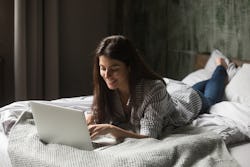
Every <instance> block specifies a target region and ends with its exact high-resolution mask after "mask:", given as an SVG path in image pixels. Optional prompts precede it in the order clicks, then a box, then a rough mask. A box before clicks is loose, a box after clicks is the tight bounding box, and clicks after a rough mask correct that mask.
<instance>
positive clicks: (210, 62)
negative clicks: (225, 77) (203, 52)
mask: <svg viewBox="0 0 250 167" xmlns="http://www.w3.org/2000/svg"><path fill="white" fill-rule="evenodd" d="M217 57H222V58H224V59H225V61H226V63H227V65H229V59H228V58H227V57H226V56H224V55H223V54H222V53H221V52H220V51H219V50H217V49H216V50H214V51H213V52H212V53H211V56H210V57H209V59H208V61H207V63H206V65H205V67H204V69H206V70H208V71H210V72H214V70H215V68H216V67H217V65H216V61H215V60H216V58H217Z"/></svg>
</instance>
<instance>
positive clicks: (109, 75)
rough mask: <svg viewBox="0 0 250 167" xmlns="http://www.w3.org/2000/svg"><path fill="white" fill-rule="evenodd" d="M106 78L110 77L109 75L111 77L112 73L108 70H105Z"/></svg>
mask: <svg viewBox="0 0 250 167" xmlns="http://www.w3.org/2000/svg"><path fill="white" fill-rule="evenodd" d="M105 75H106V78H109V77H111V75H112V73H111V71H110V70H106V74H105Z"/></svg>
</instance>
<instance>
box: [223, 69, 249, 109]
mask: <svg viewBox="0 0 250 167" xmlns="http://www.w3.org/2000/svg"><path fill="white" fill-rule="evenodd" d="M249 83H250V64H243V66H242V68H241V69H240V70H239V71H238V72H237V73H236V74H235V76H234V77H233V78H232V80H231V81H230V82H229V83H228V85H227V86H226V89H225V96H226V99H228V100H229V101H234V102H239V103H242V104H245V105H248V106H250V86H249Z"/></svg>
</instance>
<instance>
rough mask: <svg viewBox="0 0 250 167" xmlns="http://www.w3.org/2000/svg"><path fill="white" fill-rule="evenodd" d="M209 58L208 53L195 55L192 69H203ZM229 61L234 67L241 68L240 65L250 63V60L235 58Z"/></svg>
mask: <svg viewBox="0 0 250 167" xmlns="http://www.w3.org/2000/svg"><path fill="white" fill-rule="evenodd" d="M209 57H210V53H209V52H202V53H198V54H196V55H195V63H194V69H195V70H197V69H201V68H204V67H205V65H206V63H207V61H208V59H209ZM230 61H231V62H233V63H235V64H236V66H242V64H244V63H250V60H240V59H236V58H230Z"/></svg>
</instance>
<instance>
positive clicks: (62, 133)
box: [30, 101, 94, 150]
mask: <svg viewBox="0 0 250 167" xmlns="http://www.w3.org/2000/svg"><path fill="white" fill-rule="evenodd" d="M30 106H31V110H32V113H33V117H34V121H35V125H36V128H37V132H38V135H39V138H40V140H42V141H43V142H45V143H56V144H63V145H68V146H72V147H75V148H78V149H82V150H93V149H94V148H93V145H92V142H91V139H90V134H89V130H88V127H87V123H86V119H85V114H84V112H83V111H81V110H77V109H72V108H66V107H60V106H56V105H53V104H50V103H49V104H48V103H42V102H34V101H31V102H30Z"/></svg>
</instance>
